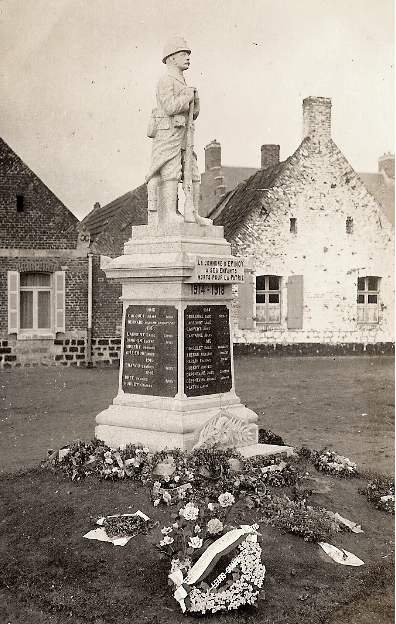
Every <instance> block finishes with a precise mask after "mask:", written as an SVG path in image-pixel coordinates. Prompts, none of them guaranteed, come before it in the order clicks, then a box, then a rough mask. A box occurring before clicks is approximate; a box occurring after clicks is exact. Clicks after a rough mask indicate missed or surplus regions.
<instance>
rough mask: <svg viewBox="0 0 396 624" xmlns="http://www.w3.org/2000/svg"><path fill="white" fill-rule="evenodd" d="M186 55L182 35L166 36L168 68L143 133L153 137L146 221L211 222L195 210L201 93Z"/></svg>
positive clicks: (198, 180)
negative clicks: (190, 82)
mask: <svg viewBox="0 0 396 624" xmlns="http://www.w3.org/2000/svg"><path fill="white" fill-rule="evenodd" d="M190 54H191V50H190V48H189V47H188V45H187V43H186V41H185V40H184V39H183V38H182V37H174V38H173V39H170V40H169V41H168V42H167V44H166V45H165V48H164V55H163V59H162V62H163V63H165V64H166V66H167V69H168V72H167V74H166V75H164V76H162V77H161V78H160V79H159V81H158V84H157V90H156V97H157V108H154V109H153V111H152V115H151V119H150V124H149V128H148V132H147V134H148V136H149V137H150V138H152V139H153V146H152V157H151V167H150V171H149V173H148V175H147V176H146V182H147V189H148V209H149V223H150V222H151V223H153V222H154V223H156V222H158V221H160V222H172V221H173V222H175V221H183V220H184V221H187V222H191V223H199V224H200V225H208V224H211V223H212V221H210V220H209V219H203V218H202V217H200V216H199V215H198V204H199V192H200V174H199V170H198V165H197V159H196V156H195V154H194V152H193V133H194V125H193V121H194V120H195V119H196V118H197V117H198V114H199V97H198V92H197V90H196V89H195V88H194V87H188V86H187V85H186V81H185V79H184V76H183V72H184V71H185V70H186V69H188V68H189V66H190ZM180 182H182V184H183V190H184V193H185V196H186V202H185V206H184V217H183V215H182V214H181V213H180V212H179V211H178V210H177V197H178V187H179V183H180Z"/></svg>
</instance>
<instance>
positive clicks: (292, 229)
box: [290, 217, 297, 234]
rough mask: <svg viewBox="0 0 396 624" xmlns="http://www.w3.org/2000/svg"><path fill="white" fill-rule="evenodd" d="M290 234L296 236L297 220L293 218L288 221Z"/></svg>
mask: <svg viewBox="0 0 396 624" xmlns="http://www.w3.org/2000/svg"><path fill="white" fill-rule="evenodd" d="M290 232H291V233H292V234H297V219H296V218H295V217H292V218H291V219H290Z"/></svg>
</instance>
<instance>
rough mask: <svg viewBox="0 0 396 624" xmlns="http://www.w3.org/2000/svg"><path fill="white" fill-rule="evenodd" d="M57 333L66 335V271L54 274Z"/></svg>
mask: <svg viewBox="0 0 396 624" xmlns="http://www.w3.org/2000/svg"><path fill="white" fill-rule="evenodd" d="M54 294H55V305H54V313H55V323H54V324H55V332H62V333H65V271H55V273H54Z"/></svg>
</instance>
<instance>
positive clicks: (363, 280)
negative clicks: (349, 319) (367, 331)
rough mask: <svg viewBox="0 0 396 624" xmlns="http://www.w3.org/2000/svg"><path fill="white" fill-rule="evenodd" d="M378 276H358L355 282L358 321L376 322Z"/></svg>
mask: <svg viewBox="0 0 396 624" xmlns="http://www.w3.org/2000/svg"><path fill="white" fill-rule="evenodd" d="M379 280H380V278H379V277H373V276H368V277H359V278H358V283H357V320H358V323H378V310H379Z"/></svg>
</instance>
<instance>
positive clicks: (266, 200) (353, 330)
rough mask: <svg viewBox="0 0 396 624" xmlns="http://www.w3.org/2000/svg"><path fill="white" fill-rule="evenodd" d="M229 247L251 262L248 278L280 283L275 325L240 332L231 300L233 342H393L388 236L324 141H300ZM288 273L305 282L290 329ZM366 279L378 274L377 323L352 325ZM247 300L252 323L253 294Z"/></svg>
mask: <svg viewBox="0 0 396 624" xmlns="http://www.w3.org/2000/svg"><path fill="white" fill-rule="evenodd" d="M291 219H294V220H295V221H294V222H293V226H292V224H291V221H290V220H291ZM347 219H348V224H347ZM291 226H292V227H291ZM291 229H294V230H295V231H291ZM232 247H233V253H234V254H236V255H240V256H252V257H253V261H254V274H255V275H278V276H281V278H282V279H281V322H280V323H279V324H268V325H259V324H258V323H257V322H256V321H254V323H253V327H252V329H241V328H240V327H239V326H238V319H237V314H238V307H239V306H240V305H241V303H240V302H239V301H238V300H237V299H236V300H235V301H234V307H233V324H234V340H235V342H237V343H250V344H257V343H261V344H265V343H268V344H283V345H286V344H294V343H297V344H298V343H317V344H318V343H321V344H340V343H356V344H362V345H367V344H373V343H393V342H394V319H393V310H394V232H393V229H392V226H391V224H390V223H389V221H388V220H387V219H386V217H385V215H384V214H383V212H382V211H381V208H380V207H379V205H378V204H377V202H376V201H375V200H374V198H373V197H372V196H371V195H370V194H369V193H368V191H367V189H366V188H365V186H364V185H363V183H362V182H361V180H360V179H359V177H358V175H357V174H356V173H355V172H354V170H353V169H352V168H351V166H350V165H349V164H348V162H347V161H346V159H345V158H344V156H343V155H342V153H341V152H340V150H339V149H338V147H337V146H336V145H335V144H334V142H333V141H332V140H331V139H330V140H328V141H325V142H323V143H321V142H320V141H312V140H311V139H310V138H306V139H305V140H304V141H303V142H302V144H301V145H300V147H299V148H298V150H297V151H296V152H295V154H294V155H293V156H292V157H291V158H289V159H288V161H287V163H286V166H285V167H284V168H283V170H282V172H281V173H280V175H279V176H278V178H277V180H276V183H275V184H274V185H273V187H272V188H271V189H269V190H268V191H266V192H265V193H263V194H262V195H261V196H260V199H259V201H257V207H256V208H255V209H254V211H253V212H252V213H251V214H250V217H249V218H248V219H247V220H246V221H245V222H244V223H243V225H242V226H241V228H240V229H239V231H238V233H237V234H236V236H235V237H234V239H233V240H232ZM295 275H301V276H303V280H304V289H303V327H302V329H294V330H291V329H288V323H287V314H288V287H287V285H288V281H289V278H290V277H291V276H295ZM365 276H378V277H380V286H379V302H380V306H379V320H378V323H364V324H363V323H358V321H357V280H358V277H365ZM235 290H236V289H235ZM251 303H252V314H253V318H254V317H255V303H254V294H253V300H252V302H251Z"/></svg>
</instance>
